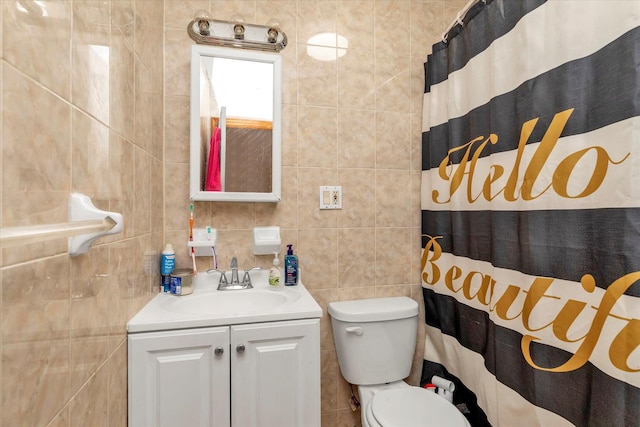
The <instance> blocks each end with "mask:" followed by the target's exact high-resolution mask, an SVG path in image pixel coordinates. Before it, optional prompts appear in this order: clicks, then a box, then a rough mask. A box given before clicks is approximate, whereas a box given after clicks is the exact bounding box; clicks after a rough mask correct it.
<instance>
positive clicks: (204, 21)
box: [195, 9, 211, 36]
mask: <svg viewBox="0 0 640 427" xmlns="http://www.w3.org/2000/svg"><path fill="white" fill-rule="evenodd" d="M209 19H211V15H209V12H207V11H206V10H204V9H200V10H199V11H197V12H196V15H195V21H196V23H197V24H198V31H199V32H200V35H203V36H208V35H209V34H210V33H211V31H210V25H211V24H210V23H209Z"/></svg>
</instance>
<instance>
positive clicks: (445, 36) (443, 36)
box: [442, 32, 449, 44]
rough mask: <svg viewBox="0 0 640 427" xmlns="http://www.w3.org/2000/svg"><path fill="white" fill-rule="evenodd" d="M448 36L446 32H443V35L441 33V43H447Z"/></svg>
mask: <svg viewBox="0 0 640 427" xmlns="http://www.w3.org/2000/svg"><path fill="white" fill-rule="evenodd" d="M448 36H449V33H448V32H444V33H442V42H443V43H445V44H446V43H447V37H448Z"/></svg>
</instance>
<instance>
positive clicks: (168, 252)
mask: <svg viewBox="0 0 640 427" xmlns="http://www.w3.org/2000/svg"><path fill="white" fill-rule="evenodd" d="M175 266H176V252H175V251H174V250H173V246H171V243H167V246H165V248H164V250H163V251H162V254H161V256H160V275H161V277H162V281H161V286H162V289H161V291H162V292H164V293H167V294H168V293H170V292H171V276H170V274H171V271H172V270H173V269H174V268H175Z"/></svg>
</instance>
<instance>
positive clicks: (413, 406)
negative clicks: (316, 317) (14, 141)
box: [328, 297, 470, 427]
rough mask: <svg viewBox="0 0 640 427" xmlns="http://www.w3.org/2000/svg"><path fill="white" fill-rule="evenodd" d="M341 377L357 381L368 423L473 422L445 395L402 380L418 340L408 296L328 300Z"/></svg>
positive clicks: (452, 425)
mask: <svg viewBox="0 0 640 427" xmlns="http://www.w3.org/2000/svg"><path fill="white" fill-rule="evenodd" d="M328 312H329V315H330V316H331V326H332V329H333V337H334V341H335V344H336V352H337V354H338V365H339V366H340V372H341V373H342V376H343V377H344V378H345V379H346V380H347V381H348V382H349V383H351V384H355V385H357V386H358V395H359V397H360V405H361V406H360V408H361V411H362V425H363V427H420V426H424V427H469V426H470V424H469V422H468V421H467V419H466V418H465V417H464V415H462V413H460V411H458V409H457V408H456V407H455V406H454V405H453V404H452V403H450V402H449V401H447V400H446V399H445V398H443V397H441V396H439V395H437V394H436V393H434V392H432V391H428V390H426V389H423V388H420V387H414V386H411V385H409V384H407V383H406V382H404V381H403V379H404V378H406V377H408V376H409V373H410V371H411V363H412V361H413V352H414V349H415V343H416V333H417V325H418V323H417V322H418V304H417V303H416V302H415V301H414V300H412V299H411V298H407V297H393V298H374V299H364V300H355V301H340V302H332V303H329V308H328Z"/></svg>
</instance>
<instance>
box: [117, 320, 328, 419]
mask: <svg viewBox="0 0 640 427" xmlns="http://www.w3.org/2000/svg"><path fill="white" fill-rule="evenodd" d="M147 426H158V427H179V426H189V427H197V426H202V427H209V426H215V427H228V426H234V427H254V426H256V427H258V426H262V427H272V426H273V427H276V426H277V427H288V426H289V427H297V426H305V427H314V426H318V427H319V426H320V323H319V319H317V318H314V319H305V320H291V321H280V322H265V323H251V324H240V325H231V326H216V327H205V328H195V329H182V330H173V331H159V332H144V333H134V334H131V333H130V334H129V427H147Z"/></svg>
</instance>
